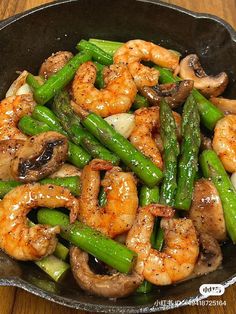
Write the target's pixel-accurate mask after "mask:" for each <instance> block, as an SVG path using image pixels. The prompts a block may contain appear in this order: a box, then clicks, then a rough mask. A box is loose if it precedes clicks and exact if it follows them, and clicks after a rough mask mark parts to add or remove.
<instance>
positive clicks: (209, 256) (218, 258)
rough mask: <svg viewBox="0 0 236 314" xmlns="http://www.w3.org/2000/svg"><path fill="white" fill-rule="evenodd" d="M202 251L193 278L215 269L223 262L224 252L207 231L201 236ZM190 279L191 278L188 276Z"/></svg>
mask: <svg viewBox="0 0 236 314" xmlns="http://www.w3.org/2000/svg"><path fill="white" fill-rule="evenodd" d="M199 243H200V253H199V256H198V259H197V262H196V264H195V267H194V269H193V272H192V274H191V278H195V277H198V276H201V275H206V274H208V273H211V272H213V271H215V270H216V269H217V268H218V267H219V266H220V265H221V263H222V259H223V257H222V252H221V248H220V245H219V243H218V242H217V240H216V239H214V238H213V237H212V236H210V235H209V234H207V233H203V234H201V235H200V236H199ZM188 279H190V278H188Z"/></svg>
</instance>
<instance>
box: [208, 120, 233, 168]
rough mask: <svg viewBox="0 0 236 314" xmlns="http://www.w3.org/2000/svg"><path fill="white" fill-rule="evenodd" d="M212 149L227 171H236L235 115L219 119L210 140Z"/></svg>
mask: <svg viewBox="0 0 236 314" xmlns="http://www.w3.org/2000/svg"><path fill="white" fill-rule="evenodd" d="M212 147H213V149H214V151H215V152H216V153H217V155H218V156H219V158H220V160H221V161H222V163H223V165H224V168H225V169H226V170H227V171H229V172H235V171H236V115H228V116H226V117H224V118H222V119H220V120H219V121H218V122H217V124H216V126H215V132H214V138H213V142H212Z"/></svg>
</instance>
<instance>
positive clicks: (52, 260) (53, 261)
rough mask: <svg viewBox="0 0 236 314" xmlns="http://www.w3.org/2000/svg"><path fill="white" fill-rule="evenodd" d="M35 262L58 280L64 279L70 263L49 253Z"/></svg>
mask: <svg viewBox="0 0 236 314" xmlns="http://www.w3.org/2000/svg"><path fill="white" fill-rule="evenodd" d="M35 264H36V265H37V266H38V267H40V268H41V269H42V270H43V271H44V272H45V273H47V274H48V275H49V276H50V277H51V278H52V279H53V280H55V281H56V282H58V281H60V280H62V278H63V277H64V276H65V274H66V273H67V271H68V270H69V268H70V265H69V264H67V263H66V262H64V261H63V260H61V259H59V258H57V257H56V256H54V255H49V256H47V257H44V258H43V259H41V260H39V261H36V262H35Z"/></svg>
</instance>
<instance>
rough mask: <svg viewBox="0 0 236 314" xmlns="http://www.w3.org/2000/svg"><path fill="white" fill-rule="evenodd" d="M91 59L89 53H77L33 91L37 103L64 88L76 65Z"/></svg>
mask: <svg viewBox="0 0 236 314" xmlns="http://www.w3.org/2000/svg"><path fill="white" fill-rule="evenodd" d="M89 60H91V55H90V54H89V53H78V54H76V55H75V56H74V57H73V58H72V59H70V61H69V62H68V63H67V64H66V65H65V66H64V67H63V68H62V69H61V70H59V71H58V72H57V73H55V74H54V75H52V76H51V77H49V79H48V80H47V81H46V82H45V83H44V84H43V85H41V86H40V87H39V88H37V89H36V90H35V91H34V97H35V99H36V101H37V103H38V104H40V105H44V104H45V103H46V102H48V101H49V100H50V99H52V98H53V97H54V96H55V94H56V93H57V92H58V91H59V90H61V89H62V88H64V87H65V86H66V85H67V84H68V83H69V82H70V81H71V80H72V79H73V77H74V75H75V72H76V71H77V69H78V67H79V66H80V65H81V64H82V63H84V62H86V61H89Z"/></svg>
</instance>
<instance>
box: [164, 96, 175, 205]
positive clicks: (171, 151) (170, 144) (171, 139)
mask: <svg viewBox="0 0 236 314" xmlns="http://www.w3.org/2000/svg"><path fill="white" fill-rule="evenodd" d="M160 121H161V139H162V142H163V146H164V157H163V159H164V165H165V166H164V171H163V176H164V179H163V182H162V185H161V195H160V203H161V204H166V205H170V206H173V205H174V202H175V192H176V188H177V183H176V176H177V158H178V155H179V143H178V140H177V136H176V124H175V119H174V117H173V114H172V110H171V109H170V107H169V105H168V103H167V102H166V101H165V100H164V99H163V100H162V101H161V104H160Z"/></svg>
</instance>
